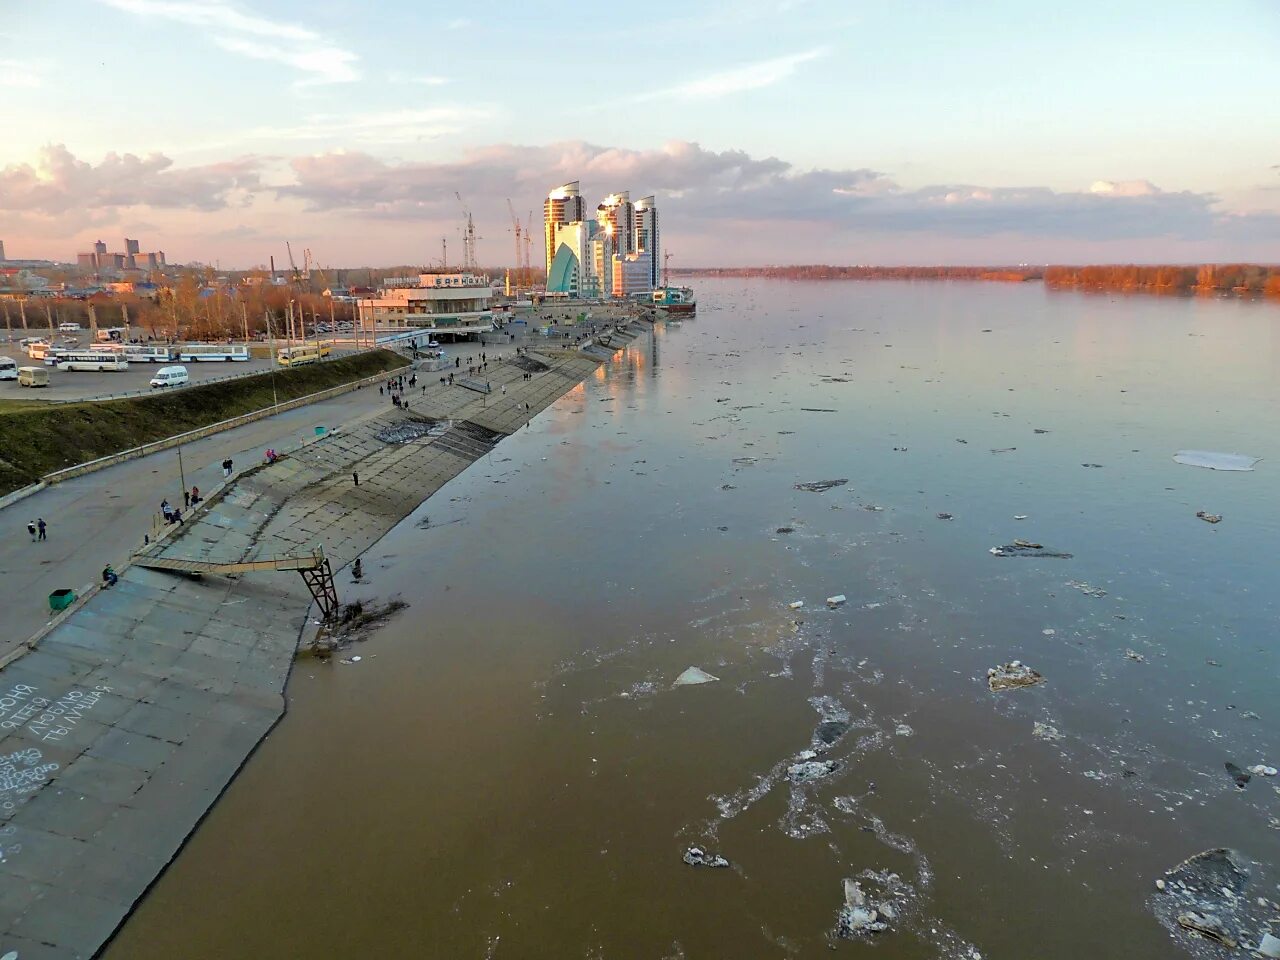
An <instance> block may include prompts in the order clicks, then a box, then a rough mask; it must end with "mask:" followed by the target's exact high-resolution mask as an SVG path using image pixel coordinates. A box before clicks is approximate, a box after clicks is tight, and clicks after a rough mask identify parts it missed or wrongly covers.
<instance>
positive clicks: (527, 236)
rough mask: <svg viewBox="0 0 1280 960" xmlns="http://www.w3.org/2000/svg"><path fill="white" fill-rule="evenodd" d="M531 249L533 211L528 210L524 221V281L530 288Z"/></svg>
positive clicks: (531, 281) (531, 278)
mask: <svg viewBox="0 0 1280 960" xmlns="http://www.w3.org/2000/svg"><path fill="white" fill-rule="evenodd" d="M532 251H533V211H532V210H530V211H529V216H528V218H527V219H526V220H525V222H524V282H525V284H526V285H527V286H528V288H529V289H530V290H532V289H533V264H532V263H531V262H530V260H529V258H530V257H531V256H532Z"/></svg>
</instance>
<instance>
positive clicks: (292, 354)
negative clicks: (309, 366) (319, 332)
mask: <svg viewBox="0 0 1280 960" xmlns="http://www.w3.org/2000/svg"><path fill="white" fill-rule="evenodd" d="M331 353H333V341H332V340H321V341H320V342H319V343H299V344H296V345H294V346H292V347H281V348H280V349H279V350H277V351H276V360H277V361H278V362H279V363H280V365H281V366H284V367H296V366H298V365H299V364H302V363H315V362H316V361H317V360H321V359H323V358H324V357H327V356H329V354H331Z"/></svg>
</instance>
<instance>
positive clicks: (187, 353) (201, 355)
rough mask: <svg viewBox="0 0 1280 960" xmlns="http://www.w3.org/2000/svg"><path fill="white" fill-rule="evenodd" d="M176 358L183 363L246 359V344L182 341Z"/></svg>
mask: <svg viewBox="0 0 1280 960" xmlns="http://www.w3.org/2000/svg"><path fill="white" fill-rule="evenodd" d="M177 353H178V359H179V360H181V361H182V362H183V363H201V362H211V361H221V360H248V359H249V348H248V347H247V346H240V347H237V346H233V345H232V344H223V343H184V344H183V345H182V346H180V347H178V348H177Z"/></svg>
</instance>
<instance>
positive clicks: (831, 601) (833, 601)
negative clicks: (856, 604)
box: [827, 593, 847, 610]
mask: <svg viewBox="0 0 1280 960" xmlns="http://www.w3.org/2000/svg"><path fill="white" fill-rule="evenodd" d="M846 599H847V598H846V597H845V595H844V594H843V593H837V594H836V595H835V596H834V597H827V606H828V607H830V608H831V609H832V610H834V609H835V608H836V607H840V606H844V603H845V600H846Z"/></svg>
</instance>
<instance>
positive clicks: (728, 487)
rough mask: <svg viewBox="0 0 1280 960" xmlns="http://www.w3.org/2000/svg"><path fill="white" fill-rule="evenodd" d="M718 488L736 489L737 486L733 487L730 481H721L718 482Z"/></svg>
mask: <svg viewBox="0 0 1280 960" xmlns="http://www.w3.org/2000/svg"><path fill="white" fill-rule="evenodd" d="M720 489H721V490H737V489H738V488H737V487H735V486H734V485H733V484H732V483H722V484H720Z"/></svg>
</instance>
